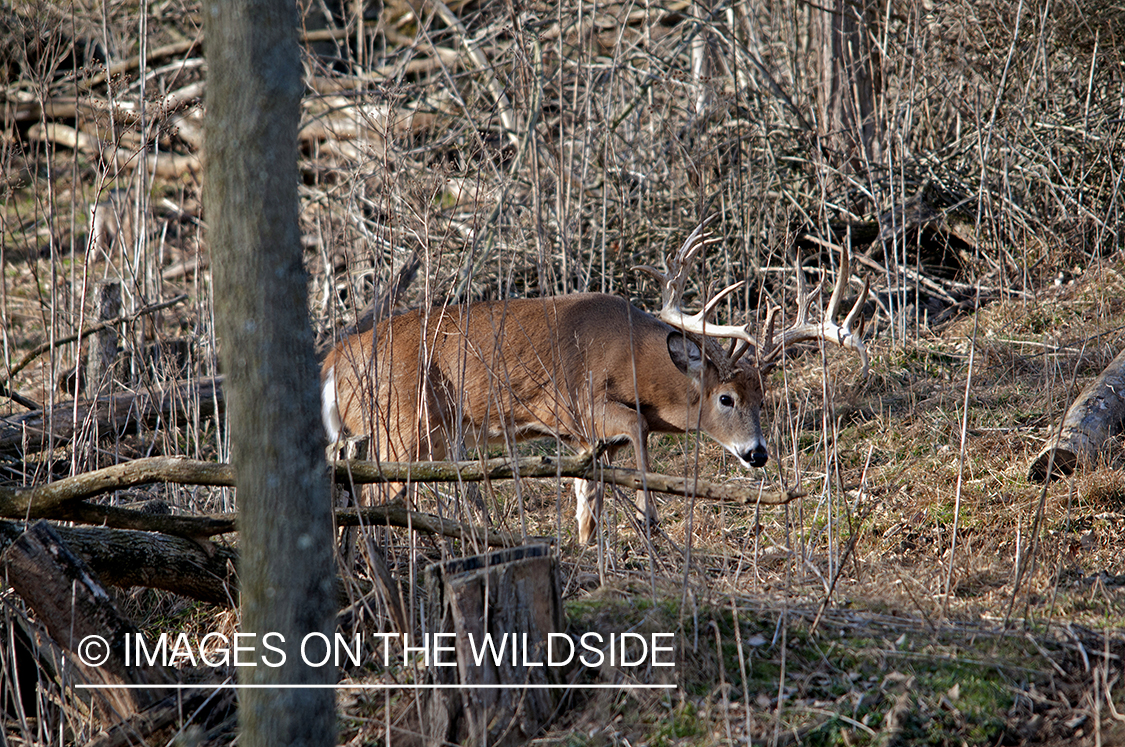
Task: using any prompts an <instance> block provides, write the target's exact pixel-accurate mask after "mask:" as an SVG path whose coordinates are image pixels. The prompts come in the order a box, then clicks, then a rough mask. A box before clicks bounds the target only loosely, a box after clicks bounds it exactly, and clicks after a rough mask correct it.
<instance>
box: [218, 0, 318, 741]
mask: <svg viewBox="0 0 1125 747" xmlns="http://www.w3.org/2000/svg"><path fill="white" fill-rule="evenodd" d="M203 16H204V32H205V35H206V38H207V49H206V54H207V61H208V80H207V124H206V134H205V151H206V153H207V164H206V179H205V182H204V190H205V191H204V207H205V212H206V215H207V221H208V226H209V243H210V246H211V256H212V263H213V271H214V277H215V316H216V326H217V329H218V331H219V336H220V340H221V348H220V354H221V360H222V363H223V366H224V369H225V371H226V375H227V380H226V388H227V397H228V408H229V409H228V413H229V417H230V434H231V443H232V447H231V449H232V463H233V465H234V468H235V472H236V474H237V475H238V478H237V483H238V492H237V496H238V503H239V509H240V513H241V519H242V520H241V523H240V526H241V549H242V558H243V562H242V565H241V580H242V631H243V632H244V633H253V634H256V635H258V636H263V635H265V634H266V633H277V634H280V635H281V636H283V637H284V639H285V642H286V644H287V645H289V646H296V645H298V644H299V643H300V641H301V640H302V639H303V638H304V636H306V635H307V634H309V633H313V632H319V633H322V634H324V635H327V636H329V637H330V636H331V634H332V632H333V627H332V626H333V620H334V615H335V573H334V567H333V561H332V544H333V531H332V501H331V493H330V484H329V480H328V473H327V470H326V469H325V460H324V446H325V443H324V432H323V429H322V427H321V424H320V404H319V396H318V390H319V386H318V384H319V376H318V370H317V362H316V358H315V355H314V353H313V334H312V329H311V328H310V325H309V318H308V298H307V293H308V291H307V283H308V278H307V275H306V272H305V269H304V266H303V264H302V252H301V243H300V231H299V228H298V223H297V214H298V200H297V185H298V183H299V173H298V170H297V124H298V116H299V107H300V101H301V94H302V91H303V86H302V82H301V66H300V56H299V50H298V47H297V12H296V6H295V5H294V4H293V3H292V2H291V0H290V1H289V2H286V0H239V1H237V2H234V1H231V0H207V1H206V2H205V3H204V6H203ZM295 651H296V649H294V655H291V656H288V657H286V660H285V663H284V665H282V666H280V667H277V668H274V667H246V668H243V670H242V671H240V672H239V677H240V680H241V681H242V682H243V683H246V684H255V685H270V684H294V685H327V684H331V683H332V682H334V681H335V676H336V672H335V670H334V669H333V668H332V667H319V668H313V667H309V666H307V665H305V664H304V663H303V662H302V661H301V657H300V656H298V655H296V653H295ZM239 718H240V722H241V728H242V734H241V736H240V737H239V742H240V744H243V745H250V746H252V747H257V746H259V745H261V746H263V747H265V746H266V745H269V746H270V747H273V746H274V745H290V744H302V745H331V744H334V743H335V737H334V735H335V721H336V713H335V696H334V693H333V692H332V690H330V689H325V688H321V689H311V688H300V689H298V688H294V689H284V690H283V689H264V688H263V689H251V690H247V691H245V692H243V693H242V697H241V706H240V710H239Z"/></svg>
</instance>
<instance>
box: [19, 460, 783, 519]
mask: <svg viewBox="0 0 1125 747" xmlns="http://www.w3.org/2000/svg"><path fill="white" fill-rule="evenodd" d="M523 477H584V478H587V479H592V480H602V481H604V482H608V483H612V484H614V485H620V486H622V487H626V488H632V489H634V490H641V489H646V488H647V489H648V490H652V491H656V492H659V493H670V494H675V495H684V496H689V495H691V496H695V497H696V498H703V499H708V500H718V501H730V502H735V503H742V504H751V503H756V504H760V505H768V506H773V505H781V504H784V503H788V502H789V501H792V500H793V499H794V498H798V497H800V496H801V495H802V493H800V492H798V491H792V490H790V491H785V492H781V491H776V490H766V489H764V488H762V487H760V486H758V485H750V484H746V483H742V482H728V483H721V484H720V483H712V482H707V481H705V480H696V479H690V478H684V477H676V476H672V475H661V474H657V473H654V472H647V473H641V472H637V471H635V470H628V469H621V468H619V467H605V466H602V465H601V464H598V463H596V462H594V460H593V457H592V455H590V454H580V455H578V456H567V457H554V456H532V457H520V458H518V459H514V460H513V459H509V458H507V457H497V458H495V459H486V460H483V461H469V462H369V461H362V460H350V461H342V462H338V463H337V464H336V467H335V479H336V481H337V482H340V483H345V484H348V483H352V484H356V485H363V484H372V483H384V482H403V483H418V482H479V481H482V480H504V479H514V478H523ZM153 482H174V483H179V484H184V485H221V486H234V485H235V474H234V468H233V467H231V466H230V465H229V464H220V463H216V462H203V461H199V460H195V459H187V458H185V457H176V456H170V457H147V458H144V459H135V460H133V461H130V462H123V463H121V464H115V465H113V466H110V467H105V468H103V469H99V470H94V471H92V472H86V473H83V474H81V475H75V476H73V477H67V478H63V479H62V480H56V481H55V482H53V483H48V484H47V485H39V486H36V487H33V488H14V489H13V488H0V517H5V518H16V519H22V518H52V517H58V516H59V512H60V509H61V508H62V507H63V506H65V505H66V504H67V503H71V502H75V501H80V500H84V499H86V498H90V497H92V496H95V495H100V494H101V493H106V492H109V491H111V490H120V489H122V488H128V487H135V486H137V485H145V484H148V483H153ZM201 534H205V533H201Z"/></svg>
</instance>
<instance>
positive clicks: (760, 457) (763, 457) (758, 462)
mask: <svg viewBox="0 0 1125 747" xmlns="http://www.w3.org/2000/svg"><path fill="white" fill-rule="evenodd" d="M742 458H743V459H745V460H746V461H747V462H748V463H749V464H750V466H751V467H765V466H766V462H768V461H769V460H770V455H769V452H768V451H766V450H765V449H764V448H762V447H761V446H759V447H758V448H756V449H752V450H751V451H749V452H747V453H745V454H743V455H742Z"/></svg>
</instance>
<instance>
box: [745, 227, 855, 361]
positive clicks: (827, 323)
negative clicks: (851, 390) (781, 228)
mask: <svg viewBox="0 0 1125 747" xmlns="http://www.w3.org/2000/svg"><path fill="white" fill-rule="evenodd" d="M850 278H851V250H850V249H848V248H846V247H845V248H842V249H841V257H840V269H839V272H838V274H837V278H836V287H835V288H833V289H832V296H831V298H830V299H829V301H828V306H827V307H826V308H825V310H824V317H823V320H822V321H821V322H820V323H819V324H817V323H813V322H809V321H808V310H809V308H810V306H811V302H812V298H814V297H815V294H814V295H813V296H812V297H810V296H809V295H808V294H807V291H806V288H805V282H804V277H803V275H802V273H801V268H800V263H798V265H797V304H798V306H797V320H796V323H795V324H794V325H793V326H792V327H789V328H788V329H786V330H784V331H782V333H781V335H780V338H779V339H775V338H774V335H773V331H772V329H771V330H770V331H769V333H768V334H769V337H768V338H767V339H768V341H769V342H768V343H767V347H766V352H765V353H764V354H763V355H762V356H761V358H760V359H761V360H762V361H763V365H772V364H773V363H774V362H775V361H776V360H777V359H778V358H779V357H780V356H781V354H782V353H783V352H784V351H785V348H786V347H788V346H789V345H793V344H795V343H798V342H803V341H805V340H825V341H827V342H832V343H835V344H836V345H839V346H840V347H843V348H847V349H848V350H851V351H853V352H855V353H856V354H857V355H858V356H859V359H860V362H861V363H863V375H864V376H867V372H868V360H867V347H866V346H865V345H864V344H863V337H862V331H863V317H862V316H861V313H862V311H863V305H864V304H865V303H866V302H867V294H868V291H869V289H870V279H869V278H865V279H864V282H863V292H862V293H860V296H859V298H858V299H857V300H856V302H855V304H854V305H853V306H852V308H851V309H850V310H849V311H848V315H847V317H845V319H844V321H843V323H842V324H837V323H836V321H835V319H836V316H837V314H838V312H839V308H840V302H841V300H842V299H843V296H844V291H845V290H846V286H847V283H848V281H849V280H850ZM819 290H820V286H818V287H817V292H819ZM857 319H859V324H857V325H856V328H855V329H854V330H853V329H852V325H853V324H855V322H856V320H857Z"/></svg>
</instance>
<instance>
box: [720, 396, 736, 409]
mask: <svg viewBox="0 0 1125 747" xmlns="http://www.w3.org/2000/svg"><path fill="white" fill-rule="evenodd" d="M719 404H720V405H722V406H723V407H734V398H733V397H731V396H730V395H729V394H720V395H719Z"/></svg>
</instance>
